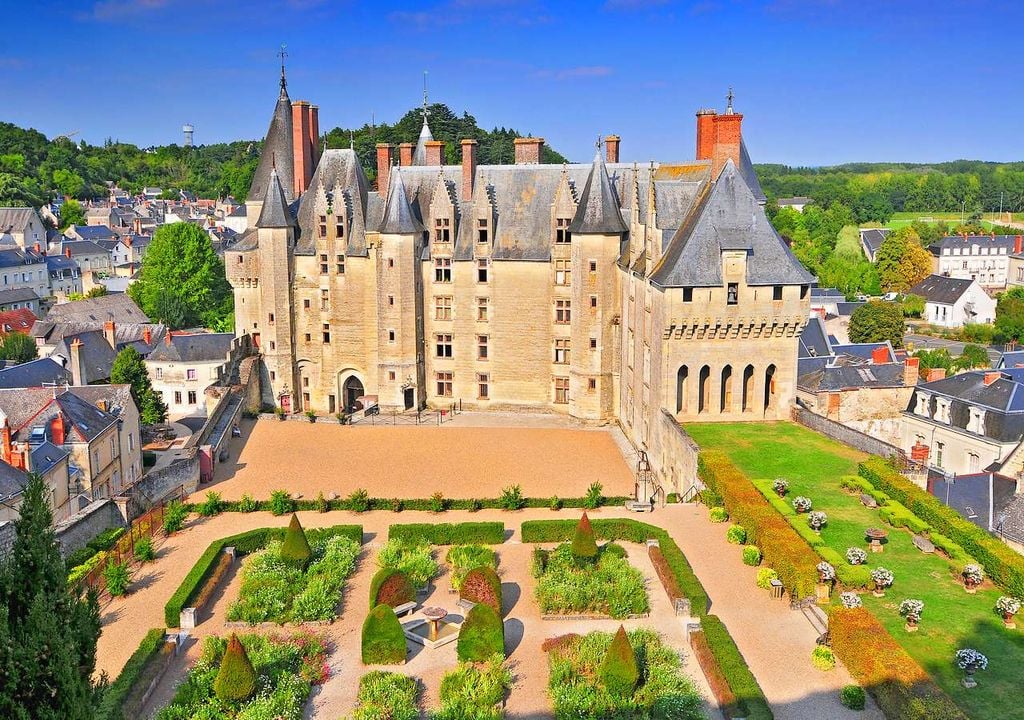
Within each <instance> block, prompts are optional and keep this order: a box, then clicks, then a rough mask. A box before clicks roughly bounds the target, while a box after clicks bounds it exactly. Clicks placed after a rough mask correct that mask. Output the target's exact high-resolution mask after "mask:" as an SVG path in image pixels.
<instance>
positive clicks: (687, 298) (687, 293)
mask: <svg viewBox="0 0 1024 720" xmlns="http://www.w3.org/2000/svg"><path fill="white" fill-rule="evenodd" d="M683 302H684V303H688V302H693V288H683Z"/></svg>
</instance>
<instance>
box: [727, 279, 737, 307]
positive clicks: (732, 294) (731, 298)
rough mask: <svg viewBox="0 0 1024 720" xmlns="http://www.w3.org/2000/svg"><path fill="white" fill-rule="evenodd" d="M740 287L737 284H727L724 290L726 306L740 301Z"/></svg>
mask: <svg viewBox="0 0 1024 720" xmlns="http://www.w3.org/2000/svg"><path fill="white" fill-rule="evenodd" d="M739 295H740V286H739V284H738V283H729V287H728V288H727V289H726V295H725V302H726V304H728V305H735V304H737V303H738V302H739V301H740V297H739Z"/></svg>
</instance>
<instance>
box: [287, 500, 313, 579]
mask: <svg viewBox="0 0 1024 720" xmlns="http://www.w3.org/2000/svg"><path fill="white" fill-rule="evenodd" d="M312 555H313V551H312V550H310V549H309V541H308V540H306V531H305V530H303V529H302V525H301V524H300V523H299V517H298V515H296V514H295V513H292V521H291V522H290V523H288V529H287V530H286V531H285V533H284V542H283V543H281V559H282V560H284V561H285V562H286V563H288V564H289V565H294V566H296V567H298V568H301V569H303V570H305V569H306V566H307V565H309V559H310V557H312Z"/></svg>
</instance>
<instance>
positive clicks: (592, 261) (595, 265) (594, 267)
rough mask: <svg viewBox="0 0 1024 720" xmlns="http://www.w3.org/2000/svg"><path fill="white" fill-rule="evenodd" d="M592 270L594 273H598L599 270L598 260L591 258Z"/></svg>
mask: <svg viewBox="0 0 1024 720" xmlns="http://www.w3.org/2000/svg"><path fill="white" fill-rule="evenodd" d="M590 272H592V273H596V272H597V260H591V261H590Z"/></svg>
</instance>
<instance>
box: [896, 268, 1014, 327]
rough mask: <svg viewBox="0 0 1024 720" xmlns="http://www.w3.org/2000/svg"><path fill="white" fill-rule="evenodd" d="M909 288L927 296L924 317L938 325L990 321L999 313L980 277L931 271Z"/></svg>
mask: <svg viewBox="0 0 1024 720" xmlns="http://www.w3.org/2000/svg"><path fill="white" fill-rule="evenodd" d="M907 292H908V293H909V294H911V295H918V296H920V297H922V298H924V313H923V314H922V316H921V319H922V320H924V321H925V322H928V323H931V324H932V325H938V326H939V327H947V328H958V327H963V326H964V325H967V324H972V323H980V324H987V323H991V322H993V321H994V320H995V317H996V301H995V299H994V298H993V297H991V296H990V295H989V294H988V293H986V292H985V291H984V290H983V289H982V287H981V285H979V284H978V281H977V280H973V279H969V278H956V277H948V276H945V275H929V276H928V277H926V278H925V279H924V280H922V281H921V282H919V283H918V284H917V285H915V286H914V287H912V288H910V290H908V291H907Z"/></svg>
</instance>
